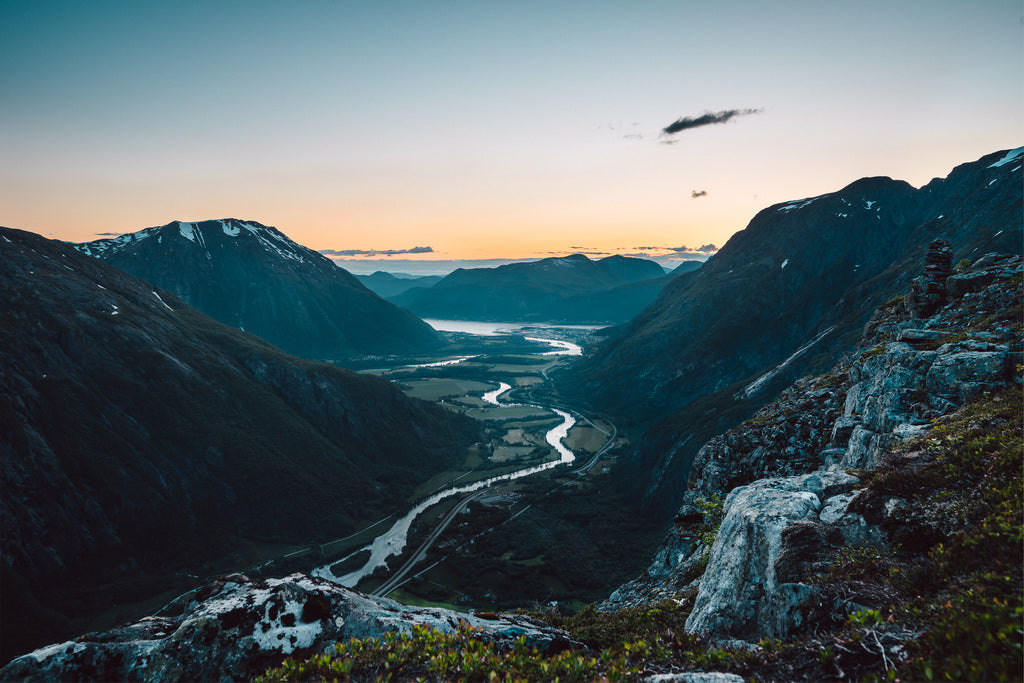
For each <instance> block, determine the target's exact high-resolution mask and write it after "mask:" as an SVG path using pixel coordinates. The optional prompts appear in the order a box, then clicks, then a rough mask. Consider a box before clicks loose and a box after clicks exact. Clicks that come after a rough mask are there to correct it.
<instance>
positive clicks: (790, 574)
mask: <svg viewBox="0 0 1024 683" xmlns="http://www.w3.org/2000/svg"><path fill="white" fill-rule="evenodd" d="M858 483H859V480H858V479H857V478H856V477H853V476H850V475H848V474H844V473H839V472H820V473H814V474H807V475H803V476H799V477H788V478H782V479H759V480H757V481H755V482H754V483H752V484H750V485H748V486H742V487H739V488H737V489H734V490H733V491H732V492H731V493H730V494H729V497H728V498H727V499H726V501H725V519H724V520H723V522H722V526H721V528H720V529H719V531H718V535H717V537H716V538H715V543H714V545H713V546H712V548H711V556H710V559H709V561H708V567H707V571H706V572H705V573H704V578H703V579H702V580H701V582H700V591H699V592H698V594H697V600H696V603H695V605H694V608H693V612H692V613H691V614H690V617H689V618H688V619H687V621H686V630H687V631H688V632H691V633H700V634H705V635H712V636H714V637H716V638H725V639H740V640H749V641H757V640H759V639H760V638H764V637H768V638H778V637H781V636H784V635H786V634H787V633H788V632H789V631H790V630H791V629H792V628H794V627H795V626H799V625H800V624H801V622H802V620H803V615H802V614H801V610H800V608H801V606H802V605H803V604H804V603H806V602H807V601H808V600H809V599H810V597H811V596H812V595H813V594H814V593H815V592H816V590H817V589H816V588H814V587H812V586H809V585H806V584H803V583H801V582H800V580H801V579H802V578H803V577H804V576H805V575H806V573H807V571H808V569H809V568H811V567H812V566H813V565H814V563H815V562H821V561H822V560H823V559H824V558H825V557H826V556H827V552H826V549H827V548H828V547H829V542H830V541H832V542H836V541H838V542H839V544H840V545H841V544H842V543H843V542H844V541H845V539H846V538H849V540H850V541H851V542H870V541H872V540H876V539H877V538H878V536H879V532H878V531H877V530H876V529H873V528H870V527H869V526H868V524H867V523H866V522H865V521H864V519H863V518H862V517H859V516H856V515H851V514H850V513H847V512H846V511H845V507H846V504H847V503H848V502H849V495H848V494H849V493H850V492H851V491H853V489H854V487H855V486H857V484H858Z"/></svg>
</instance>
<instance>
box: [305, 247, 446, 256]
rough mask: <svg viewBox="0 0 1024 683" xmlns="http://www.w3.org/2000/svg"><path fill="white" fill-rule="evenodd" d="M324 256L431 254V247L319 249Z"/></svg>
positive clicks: (432, 249) (432, 251) (432, 250)
mask: <svg viewBox="0 0 1024 683" xmlns="http://www.w3.org/2000/svg"><path fill="white" fill-rule="evenodd" d="M320 253H321V254H323V255H324V256H398V255H399V254H433V253H434V248H433V247H412V248H411V249H321V250H320Z"/></svg>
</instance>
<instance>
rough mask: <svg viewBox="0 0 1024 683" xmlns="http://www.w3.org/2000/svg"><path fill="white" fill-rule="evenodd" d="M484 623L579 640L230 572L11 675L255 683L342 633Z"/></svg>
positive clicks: (31, 658)
mask: <svg viewBox="0 0 1024 683" xmlns="http://www.w3.org/2000/svg"><path fill="white" fill-rule="evenodd" d="M460 623H465V624H468V625H469V626H471V627H473V628H474V629H479V633H478V636H477V637H479V638H481V639H483V640H485V641H490V642H491V643H492V646H494V647H499V648H500V647H502V646H503V645H505V644H510V643H511V642H512V641H514V640H515V639H517V638H520V637H523V638H526V641H527V643H528V644H529V645H530V646H532V647H536V648H538V649H539V650H540V651H541V652H544V653H555V652H558V651H560V650H563V649H565V648H567V647H570V646H578V645H579V644H578V643H575V642H574V641H572V640H571V639H570V638H569V636H568V635H567V634H566V633H564V632H563V631H559V630H557V629H554V628H551V627H549V626H545V625H544V624H541V623H539V622H535V621H533V620H531V619H529V618H527V617H524V616H514V615H501V616H497V615H491V614H487V615H486V616H473V615H470V614H464V613H461V612H453V611H451V610H446V609H433V608H429V609H428V608H417V607H409V606H407V605H402V604H400V603H397V602H394V601H393V600H389V599H387V598H376V597H369V596H366V595H363V594H360V593H357V592H355V591H352V590H349V589H347V588H344V587H342V586H339V585H337V584H334V583H331V582H329V581H326V580H323V579H318V578H313V577H309V576H304V575H301V574H293V575H291V576H288V577H286V578H283V579H266V580H255V581H254V580H252V579H250V578H249V577H247V576H244V575H241V574H234V575H230V576H226V577H223V578H221V579H218V580H217V581H215V582H213V583H211V584H209V585H207V586H205V587H203V588H201V589H199V590H198V591H197V592H196V593H195V594H193V595H189V596H186V597H183V598H179V599H178V600H177V601H175V602H172V603H171V604H170V605H168V606H167V607H165V608H164V609H163V610H161V611H160V612H158V613H157V614H155V615H154V616H151V617H145V618H143V619H140V620H139V621H136V622H134V623H132V624H127V625H123V626H119V627H117V628H115V629H112V630H110V631H106V632H103V633H89V634H86V635H83V636H81V637H79V638H77V639H75V640H72V641H68V642H65V643H58V644H55V645H50V646H47V647H44V648H40V649H38V650H36V651H35V652H31V653H29V654H27V655H24V656H22V657H18V658H17V659H15V660H14V661H12V662H10V663H9V664H8V665H7V666H5V667H4V668H3V669H0V679H3V680H39V681H43V680H108V681H115V680H117V681H128V680H131V681H179V680H189V681H213V680H232V681H247V680H252V679H253V678H254V677H256V676H258V675H260V674H262V673H263V672H264V671H266V670H267V669H268V668H270V667H274V666H278V665H280V663H281V661H282V660H283V659H284V658H285V657H286V656H293V657H308V656H310V655H312V654H315V653H321V652H328V651H331V650H333V648H334V645H335V644H336V643H337V642H339V641H346V640H348V639H350V638H369V637H379V636H383V635H384V634H385V633H401V632H406V633H407V632H409V631H411V629H412V627H413V626H414V625H425V626H430V627H432V628H435V629H437V630H439V631H442V632H446V633H451V632H454V631H455V630H456V629H457V628H458V627H459V625H460Z"/></svg>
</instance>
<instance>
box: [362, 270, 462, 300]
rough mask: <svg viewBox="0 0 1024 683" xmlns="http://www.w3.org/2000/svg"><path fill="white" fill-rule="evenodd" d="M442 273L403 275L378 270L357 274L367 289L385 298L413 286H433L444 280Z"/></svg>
mask: <svg viewBox="0 0 1024 683" xmlns="http://www.w3.org/2000/svg"><path fill="white" fill-rule="evenodd" d="M443 277H444V276H442V275H420V276H415V275H401V274H398V273H387V272H384V271H383V270H378V271H377V272H375V273H372V274H370V275H356V276H355V278H356V279H357V280H359V281H360V282H362V283H363V284H364V285H365V286H366V288H367V289H369V290H370V291H371V292H373V293H374V294H376V295H377V296H381V297H384V298H385V299H387V298H389V297H392V296H397V295H399V294H401V293H402V292H405V291H408V290H410V289H412V288H413V287H433V286H434V285H436V284H437V283H438V282H440V281H441V280H442V278H443Z"/></svg>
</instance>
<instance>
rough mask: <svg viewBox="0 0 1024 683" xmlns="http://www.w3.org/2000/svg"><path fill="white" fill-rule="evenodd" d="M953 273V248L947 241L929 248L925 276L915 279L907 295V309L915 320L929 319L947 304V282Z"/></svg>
mask: <svg viewBox="0 0 1024 683" xmlns="http://www.w3.org/2000/svg"><path fill="white" fill-rule="evenodd" d="M952 273H953V248H952V247H951V246H949V242H947V241H946V240H935V241H934V242H932V243H931V244H930V245H929V246H928V255H927V256H926V257H925V264H924V274H922V275H921V276H920V277H917V278H915V279H914V282H913V284H912V285H911V286H910V292H909V293H908V294H907V304H908V306H907V308H908V309H909V310H910V311H911V315H912V316H913V317H914V318H927V317H928V316H929V315H931V314H932V313H934V312H935V310H936V309H937V308H938V307H939V306H941V305H942V304H944V303H946V280H947V279H948V278H949V276H950V275H952Z"/></svg>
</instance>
